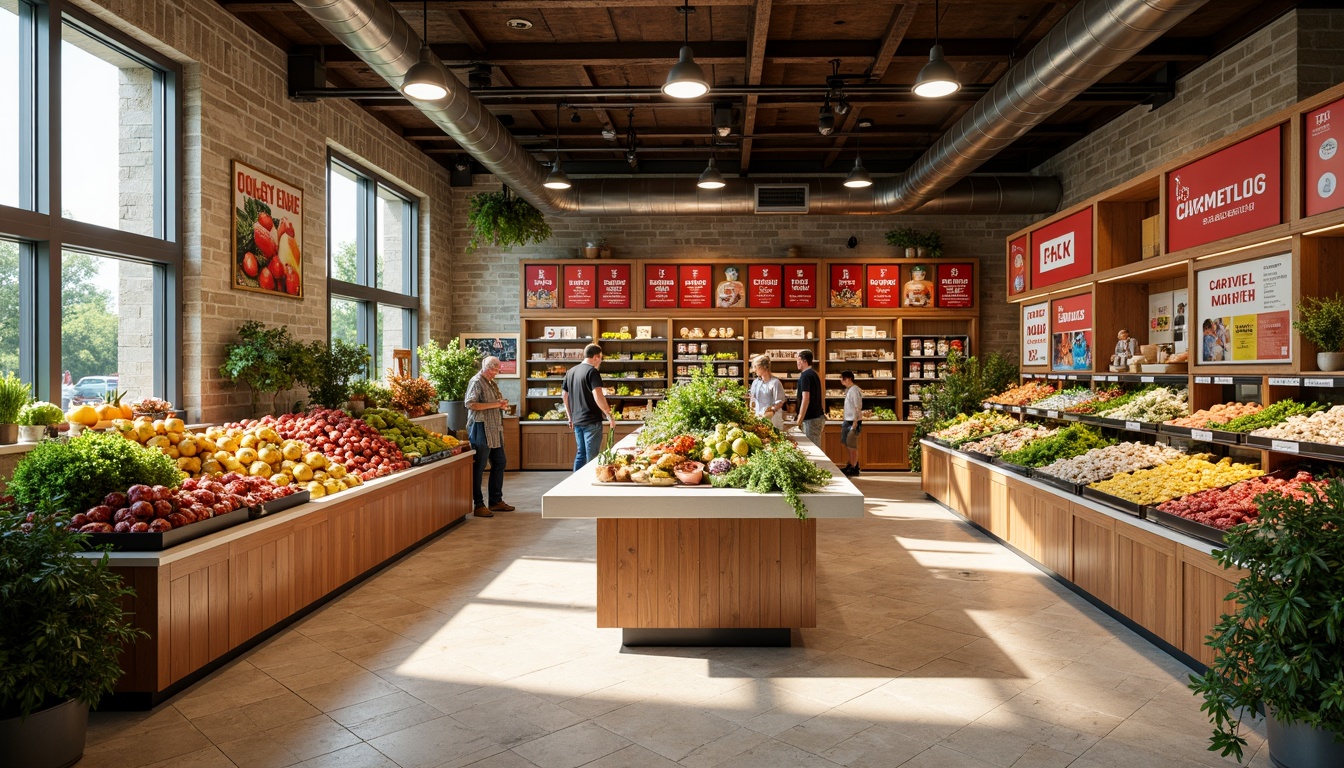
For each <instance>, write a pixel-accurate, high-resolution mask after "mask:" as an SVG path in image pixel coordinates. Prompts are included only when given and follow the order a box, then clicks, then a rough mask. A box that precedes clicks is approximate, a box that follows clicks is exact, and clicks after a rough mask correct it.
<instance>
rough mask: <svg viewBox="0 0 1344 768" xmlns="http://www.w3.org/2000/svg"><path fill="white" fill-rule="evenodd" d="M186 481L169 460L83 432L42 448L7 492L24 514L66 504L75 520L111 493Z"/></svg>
mask: <svg viewBox="0 0 1344 768" xmlns="http://www.w3.org/2000/svg"><path fill="white" fill-rule="evenodd" d="M181 481H182V473H181V472H180V471H178V469H177V464H176V463H174V461H173V460H172V459H170V458H168V456H167V454H164V453H163V452H161V451H159V450H158V449H155V448H146V447H144V446H143V445H140V444H139V443H137V442H136V441H134V440H127V439H126V438H124V437H122V436H121V435H119V434H112V433H107V432H91V431H89V432H85V433H84V434H82V435H80V436H79V437H73V438H70V440H68V441H65V442H62V441H59V440H47V441H44V442H41V443H38V444H37V445H36V446H35V447H34V448H33V449H32V450H31V451H29V452H28V454H27V455H25V456H24V457H23V460H22V461H20V462H19V465H18V466H17V467H15V468H14V477H13V478H12V479H11V480H10V481H9V486H8V487H7V488H6V492H7V493H9V494H11V495H12V496H13V497H14V499H15V500H16V501H17V502H18V503H19V507H20V508H21V509H24V510H33V509H38V508H39V507H40V506H41V505H42V504H43V503H47V502H51V501H52V500H53V499H62V502H61V505H60V506H61V507H62V508H64V509H66V510H68V511H69V512H70V513H71V514H74V513H76V512H83V511H84V510H86V509H88V508H89V507H92V506H93V505H95V504H98V503H99V502H101V501H102V499H103V497H104V496H106V495H107V494H109V493H112V492H113V491H124V490H126V489H127V488H129V487H130V486H132V485H135V484H137V483H144V484H145V485H166V486H168V487H170V488H171V487H176V486H177V485H178V484H180V483H181Z"/></svg>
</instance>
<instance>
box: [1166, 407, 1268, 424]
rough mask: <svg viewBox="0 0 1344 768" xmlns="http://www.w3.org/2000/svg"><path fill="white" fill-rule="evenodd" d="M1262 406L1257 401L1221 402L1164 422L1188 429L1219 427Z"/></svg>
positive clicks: (1254, 411)
mask: <svg viewBox="0 0 1344 768" xmlns="http://www.w3.org/2000/svg"><path fill="white" fill-rule="evenodd" d="M1262 407H1263V406H1261V405H1260V404H1259V403H1222V404H1220V405H1215V406H1213V407H1212V408H1205V409H1203V410H1200V411H1195V412H1194V413H1192V414H1190V415H1189V416H1185V417H1183V418H1179V419H1171V420H1170V421H1168V422H1166V423H1167V424H1170V425H1171V426H1173V427H1189V428H1190V429H1204V428H1205V427H1218V428H1220V429H1221V428H1222V426H1223V425H1224V424H1226V423H1228V422H1229V421H1232V420H1233V419H1239V418H1241V417H1242V416H1250V415H1251V414H1253V413H1259V412H1260V410H1261V408H1262Z"/></svg>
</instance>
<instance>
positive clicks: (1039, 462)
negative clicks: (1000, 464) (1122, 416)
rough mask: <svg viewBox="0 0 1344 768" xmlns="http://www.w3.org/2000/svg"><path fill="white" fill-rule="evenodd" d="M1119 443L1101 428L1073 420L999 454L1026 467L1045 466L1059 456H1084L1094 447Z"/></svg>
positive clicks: (1066, 457)
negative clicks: (1075, 422) (1042, 435)
mask: <svg viewBox="0 0 1344 768" xmlns="http://www.w3.org/2000/svg"><path fill="white" fill-rule="evenodd" d="M1111 445H1115V441H1114V440H1108V439H1106V438H1105V437H1103V436H1102V434H1101V432H1100V431H1098V430H1096V429H1094V428H1092V427H1089V426H1087V425H1085V424H1070V425H1069V426H1067V427H1065V428H1063V429H1061V430H1059V431H1058V432H1056V433H1055V434H1053V435H1051V436H1050V437H1043V438H1041V439H1039V440H1032V441H1031V442H1029V443H1027V444H1026V445H1024V446H1022V447H1021V448H1019V449H1018V450H1016V451H1009V452H1008V453H1003V454H1000V455H999V458H1000V459H1002V460H1003V461H1006V462H1008V463H1009V464H1017V465H1018V466H1022V467H1043V466H1045V465H1046V464H1049V463H1051V462H1053V461H1055V460H1056V459H1068V458H1072V457H1074V456H1081V455H1083V454H1084V453H1087V452H1088V451H1090V450H1092V449H1093V448H1105V447H1107V446H1111Z"/></svg>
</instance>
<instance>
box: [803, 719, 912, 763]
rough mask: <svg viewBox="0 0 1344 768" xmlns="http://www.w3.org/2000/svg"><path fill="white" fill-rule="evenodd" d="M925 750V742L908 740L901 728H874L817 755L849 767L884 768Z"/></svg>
mask: <svg viewBox="0 0 1344 768" xmlns="http://www.w3.org/2000/svg"><path fill="white" fill-rule="evenodd" d="M916 735H918V734H916ZM928 748H929V745H928V744H927V743H924V742H923V741H920V740H916V739H912V738H909V737H908V736H907V735H906V734H905V733H904V732H903V730H902V729H901V728H892V727H888V726H885V725H874V726H871V727H869V728H866V729H864V730H862V731H860V732H858V733H856V734H854V735H853V736H851V737H849V738H848V739H845V740H844V741H842V742H840V743H839V744H836V745H835V746H833V747H831V748H830V749H828V750H826V751H825V752H822V753H821V756H822V757H824V758H826V759H827V760H830V761H831V762H833V763H839V764H840V765H844V766H848V767H849V768H887V766H894V765H900V764H901V763H904V762H906V761H907V760H909V759H911V758H913V757H914V756H915V755H918V754H919V753H921V752H923V751H924V750H926V749H928Z"/></svg>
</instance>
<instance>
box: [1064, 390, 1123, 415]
mask: <svg viewBox="0 0 1344 768" xmlns="http://www.w3.org/2000/svg"><path fill="white" fill-rule="evenodd" d="M1126 394H1128V393H1126V392H1125V390H1123V389H1121V388H1120V387H1117V386H1114V385H1112V386H1110V387H1107V388H1106V389H1097V390H1093V391H1092V399H1091V400H1084V401H1083V402H1081V403H1078V404H1077V405H1072V406H1069V407H1068V408H1065V409H1064V410H1065V412H1067V413H1096V412H1097V411H1098V410H1100V409H1102V408H1104V407H1106V406H1107V404H1109V403H1111V402H1112V401H1114V400H1115V399H1116V398H1120V397H1124V396H1125V395H1126Z"/></svg>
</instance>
